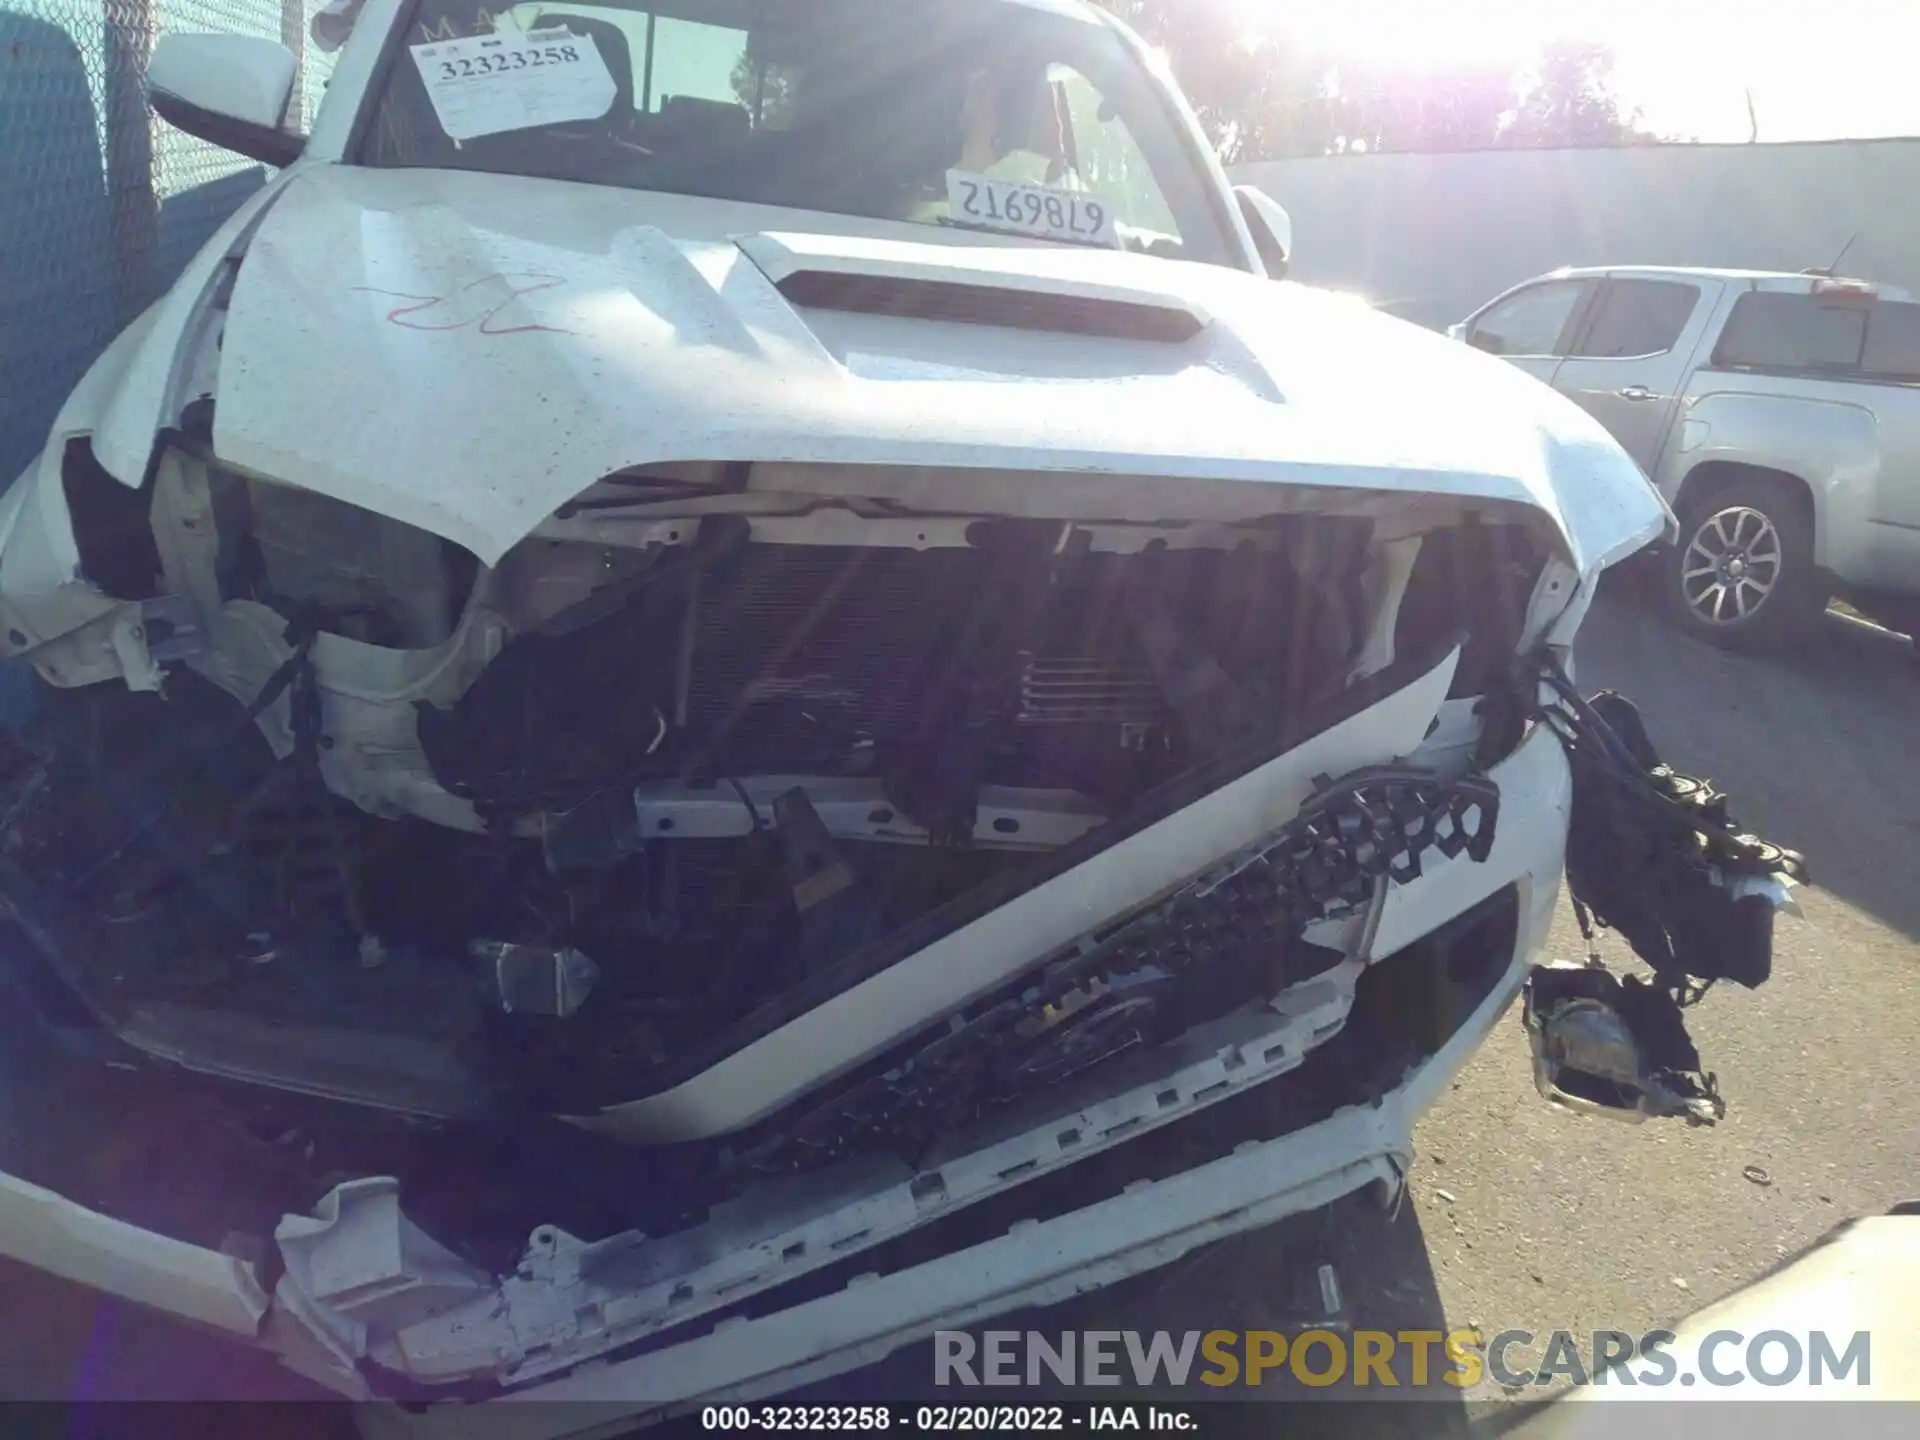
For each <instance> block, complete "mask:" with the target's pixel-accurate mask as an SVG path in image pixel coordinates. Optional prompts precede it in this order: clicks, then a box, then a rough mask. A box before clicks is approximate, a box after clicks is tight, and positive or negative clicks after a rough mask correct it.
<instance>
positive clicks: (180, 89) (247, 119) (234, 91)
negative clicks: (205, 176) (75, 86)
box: [147, 35, 306, 165]
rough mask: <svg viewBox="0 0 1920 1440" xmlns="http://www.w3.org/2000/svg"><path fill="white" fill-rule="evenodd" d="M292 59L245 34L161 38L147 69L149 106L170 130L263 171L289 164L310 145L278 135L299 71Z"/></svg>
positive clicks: (268, 42)
mask: <svg viewBox="0 0 1920 1440" xmlns="http://www.w3.org/2000/svg"><path fill="white" fill-rule="evenodd" d="M298 68H299V66H298V63H297V62H296V61H295V60H294V58H293V52H292V51H291V50H289V49H287V47H286V46H284V45H282V44H280V43H279V42H278V41H274V40H258V39H255V38H253V37H252V36H248V35H162V36H161V37H160V40H159V43H157V44H156V45H155V46H154V47H153V58H152V59H151V60H149V61H148V62H147V103H148V104H149V105H151V106H152V107H153V113H154V114H156V115H158V116H159V117H160V118H161V119H162V120H165V121H166V122H167V123H168V124H169V125H173V126H175V127H177V128H178V129H181V130H184V131H186V132H187V134H189V135H195V136H198V137H199V138H200V139H202V140H210V141H212V142H213V143H214V144H215V145H218V146H221V147H222V148H223V149H227V150H232V151H234V152H235V153H237V154H240V155H245V156H246V157H247V158H248V159H250V160H258V161H260V162H261V163H263V164H266V165H290V164H292V163H293V162H294V161H295V160H296V159H298V158H299V156H300V150H301V147H302V146H303V145H305V143H306V141H305V140H304V139H303V138H302V137H301V136H299V135H294V134H290V133H289V132H287V131H285V130H283V129H281V128H280V127H281V125H282V124H284V123H285V121H286V116H287V102H288V101H289V100H291V99H292V98H293V77H294V73H295V71H296V70H298Z"/></svg>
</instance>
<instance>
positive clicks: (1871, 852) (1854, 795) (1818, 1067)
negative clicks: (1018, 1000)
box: [0, 598, 1920, 1434]
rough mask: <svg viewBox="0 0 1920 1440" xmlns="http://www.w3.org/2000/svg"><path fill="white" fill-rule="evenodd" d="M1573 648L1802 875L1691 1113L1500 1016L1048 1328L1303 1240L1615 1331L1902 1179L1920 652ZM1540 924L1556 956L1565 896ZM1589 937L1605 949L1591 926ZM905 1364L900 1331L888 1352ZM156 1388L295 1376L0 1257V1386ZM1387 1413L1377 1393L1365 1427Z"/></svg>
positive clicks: (1215, 1310) (1264, 1296)
mask: <svg viewBox="0 0 1920 1440" xmlns="http://www.w3.org/2000/svg"><path fill="white" fill-rule="evenodd" d="M1576 661H1577V665H1578V675H1577V679H1578V681H1579V684H1580V686H1581V688H1582V689H1583V690H1586V691H1592V690H1594V689H1598V688H1613V689H1618V690H1620V691H1622V692H1623V693H1626V694H1628V695H1630V696H1632V697H1633V698H1634V699H1635V700H1636V701H1637V702H1638V703H1639V704H1640V706H1641V708H1642V711H1643V713H1644V715H1645V718H1646V720H1647V723H1648V727H1649V730H1650V732H1651V734H1652V736H1653V738H1654V740H1655V742H1656V744H1657V745H1658V746H1659V747H1660V748H1661V750H1662V751H1663V753H1664V754H1665V755H1666V757H1667V758H1668V759H1669V760H1671V761H1672V762H1673V763H1674V764H1675V765H1676V766H1677V767H1678V768H1680V769H1682V770H1686V771H1689V772H1691V773H1696V774H1704V775H1708V776H1711V777H1712V778H1713V779H1714V780H1716V781H1717V782H1718V783H1719V784H1720V785H1721V786H1722V787H1723V788H1724V789H1725V790H1727V791H1728V792H1730V793H1731V795H1732V796H1733V797H1734V802H1735V814H1736V815H1737V817H1738V818H1739V819H1741V820H1742V821H1743V822H1744V823H1745V824H1746V825H1747V826H1748V827H1749V828H1751V829H1753V830H1755V831H1757V832H1758V833H1760V834H1762V835H1764V836H1766V837H1767V838H1769V839H1772V840H1776V841H1778V842H1780V843H1782V844H1785V845H1789V846H1791V847H1793V848H1795V849H1798V850H1801V851H1802V852H1803V853H1804V854H1805V855H1806V856H1807V860H1808V863H1809V865H1810V867H1811V869H1812V872H1813V877H1814V884H1813V885H1812V886H1811V887H1808V888H1807V889H1805V890H1802V891H1801V892H1800V896H1801V905H1802V909H1803V911H1804V919H1803V920H1798V921H1796V920H1793V919H1789V918H1785V917H1783V918H1782V920H1781V921H1780V924H1779V926H1778V928H1777V930H1776V938H1775V967H1774V977H1773V979H1772V981H1771V983H1769V984H1768V985H1767V986H1766V987H1764V988H1763V989H1761V990H1759V991H1757V992H1752V993H1749V992H1745V991H1740V990H1737V989H1735V988H1733V987H1730V986H1722V987H1721V988H1720V989H1717V990H1716V991H1715V992H1714V993H1713V994H1712V995H1710V996H1709V997H1708V998H1707V1000H1706V1001H1705V1002H1704V1003H1703V1004H1702V1005H1701V1006H1700V1007H1699V1008H1698V1009H1696V1010H1694V1011H1692V1012H1690V1024H1691V1025H1692V1028H1693V1031H1694V1035H1695V1038H1696V1040H1697V1041H1698V1042H1699V1044H1700V1047H1701V1050H1702V1053H1703V1056H1704V1058H1705V1061H1706V1064H1707V1067H1708V1068H1709V1069H1711V1070H1713V1071H1715V1072H1716V1073H1717V1075H1718V1077H1719V1083H1720V1089H1721V1092H1722V1094H1723V1095H1724V1096H1725V1097H1726V1099H1727V1102H1728V1106H1729V1113H1728V1115H1727V1117H1726V1119H1725V1120H1724V1121H1723V1122H1722V1123H1721V1124H1720V1125H1719V1126H1717V1127H1715V1128H1712V1129H1693V1130H1689V1129H1687V1128H1685V1127H1684V1126H1682V1125H1680V1124H1679V1123H1678V1122H1650V1123H1648V1124H1646V1125H1642V1126H1630V1125H1623V1124H1617V1123H1613V1122H1610V1121H1607V1120H1603V1119H1593V1118H1582V1117H1575V1116H1571V1115H1568V1114H1565V1113H1562V1112H1559V1111H1556V1110H1554V1109H1553V1108H1551V1107H1549V1106H1548V1105H1547V1104H1546V1103H1545V1102H1543V1101H1542V1100H1540V1099H1539V1097H1538V1096H1537V1095H1536V1094H1535V1092H1534V1089H1533V1085H1532V1080H1531V1075H1530V1071H1529V1066H1528V1058H1527V1049H1526V1044H1525V1040H1524V1036H1523V1034H1522V1031H1521V1028H1520V1022H1519V1017H1518V1015H1517V1013H1515V1014H1510V1015H1509V1016H1507V1017H1506V1018H1505V1019H1504V1020H1503V1021H1502V1022H1501V1024H1500V1025H1499V1026H1498V1027H1497V1028H1496V1030H1495V1032H1494V1035H1493V1038H1492V1039H1491V1041H1490V1042H1489V1043H1488V1044H1487V1045H1486V1046H1485V1047H1484V1048H1483V1049H1482V1050H1481V1051H1480V1053H1479V1054H1478V1055H1477V1056H1476V1057H1475V1058H1474V1059H1473V1060H1472V1061H1471V1062H1470V1063H1469V1065H1468V1066H1467V1068H1466V1070H1465V1071H1464V1072H1463V1073H1462V1074H1461V1076H1460V1077H1459V1080H1458V1083H1457V1084H1456V1085H1455V1086H1454V1087H1453V1089H1452V1091H1451V1093H1449V1094H1448V1095H1447V1096H1446V1097H1445V1098H1444V1099H1443V1101H1442V1102H1441V1104H1440V1105H1439V1106H1437V1107H1436V1109H1435V1110H1434V1111H1433V1112H1432V1113H1431V1114H1430V1115H1429V1116H1428V1117H1427V1119H1426V1120H1425V1121H1424V1123H1423V1124H1422V1125H1421V1126H1420V1128H1419V1130H1418V1132H1417V1135H1416V1140H1417V1144H1418V1150H1419V1159H1418V1163H1417V1165H1416V1168H1415V1171H1414V1174H1413V1178H1412V1182H1411V1199H1412V1203H1411V1204H1410V1205H1408V1206H1406V1207H1405V1208H1404V1209H1403V1210H1402V1211H1401V1213H1400V1214H1399V1216H1398V1217H1396V1218H1389V1217H1387V1216H1385V1215H1384V1214H1381V1213H1379V1212H1377V1211H1376V1210H1374V1209H1373V1208H1372V1207H1370V1206H1369V1205H1368V1204H1367V1203H1366V1202H1364V1201H1360V1200H1355V1201H1352V1202H1349V1203H1346V1204H1344V1205H1342V1206H1341V1207H1338V1208H1337V1209H1336V1210H1335V1211H1333V1212H1331V1213H1330V1214H1329V1215H1328V1216H1325V1217H1321V1218H1319V1219H1316V1220H1313V1221H1296V1222H1290V1223H1288V1224H1286V1225H1282V1226H1278V1227H1275V1228H1274V1229H1272V1230H1266V1231H1260V1232H1255V1233H1253V1234H1250V1235H1247V1236H1243V1237H1241V1238H1238V1239H1236V1240H1233V1241H1229V1242H1225V1243H1223V1244H1221V1245H1219V1246H1215V1247H1213V1248H1211V1249H1208V1250H1206V1251H1203V1252H1200V1253H1199V1254H1196V1255H1193V1256H1189V1257H1188V1258H1187V1259H1186V1260H1184V1261H1182V1262H1180V1263H1179V1264H1178V1265H1176V1266H1174V1267H1170V1268H1169V1269H1168V1270H1166V1271H1163V1272H1160V1273H1158V1274H1155V1275H1149V1276H1144V1277H1141V1278H1139V1279H1137V1280H1135V1281H1131V1282H1128V1283H1127V1284H1125V1285H1123V1286H1120V1287H1117V1288H1115V1289H1113V1290H1110V1291H1106V1292H1102V1293H1101V1294H1100V1295H1098V1296H1097V1297H1096V1296H1089V1297H1086V1298H1084V1299H1083V1300H1082V1301H1079V1302H1075V1303H1074V1305H1073V1306H1071V1307H1065V1308H1064V1309H1062V1310H1060V1311H1059V1312H1058V1313H1056V1314H1055V1315H1053V1316H1051V1317H1050V1318H1049V1320H1048V1321H1047V1324H1046V1328H1048V1329H1058V1328H1065V1327H1067V1326H1070V1325H1076V1324H1078V1325H1085V1324H1090V1323H1096V1322H1095V1320H1094V1319H1093V1318H1092V1317H1095V1316H1097V1323H1098V1324H1100V1325H1102V1326H1107V1327H1114V1328H1137V1329H1143V1330H1154V1329H1178V1328H1182V1327H1184V1326H1188V1325H1193V1326H1197V1327H1198V1328H1203V1329H1205V1328H1215V1327H1233V1328H1253V1327H1258V1326H1261V1325H1263V1324H1265V1323H1268V1322H1269V1321H1270V1320H1271V1319H1272V1318H1273V1317H1274V1316H1275V1315H1277V1314H1278V1313H1279V1312H1280V1310H1281V1309H1282V1308H1283V1298H1282V1297H1285V1296H1288V1295H1291V1293H1292V1284H1293V1275H1294V1272H1295V1270H1296V1269H1297V1266H1298V1263H1299V1261H1300V1260H1301V1258H1302V1256H1306V1257H1308V1258H1311V1259H1313V1260H1315V1261H1320V1260H1324V1261H1325V1262H1327V1263H1330V1264H1332V1265H1333V1266H1334V1267H1335V1271H1336V1274H1338V1276H1339V1277H1340V1280H1341V1285H1342V1289H1343V1292H1344V1296H1345V1300H1346V1304H1347V1311H1348V1319H1349V1321H1350V1323H1351V1324H1353V1325H1354V1326H1355V1327H1357V1328H1378V1329H1384V1330H1399V1329H1406V1328H1438V1329H1452V1328H1460V1327H1465V1326H1474V1327H1477V1328H1480V1329H1481V1330H1483V1331H1487V1332H1492V1331H1495V1330H1501V1329H1520V1330H1527V1331H1531V1332H1534V1333H1536V1334H1541V1335H1545V1334H1547V1333H1549V1332H1552V1331H1555V1330H1568V1331H1573V1332H1576V1333H1580V1332H1588V1331H1592V1330H1596V1329H1620V1330H1625V1331H1628V1332H1630V1333H1638V1332H1641V1331H1644V1330H1646V1329H1649V1328H1652V1327H1655V1326H1658V1325H1660V1324H1663V1323H1667V1322H1671V1321H1673V1320H1675V1319H1677V1318H1678V1317H1680V1316H1682V1315H1684V1314H1686V1313H1688V1312H1690V1311H1693V1310H1696V1309H1698V1308H1700V1307H1701V1306H1702V1305H1703V1304H1705V1303H1707V1302H1709V1301H1711V1300H1713V1299H1715V1298H1717V1297H1719V1296H1721V1295H1723V1294H1726V1293H1727V1292H1729V1291H1732V1290H1735V1289H1737V1288H1739V1287H1741V1286H1742V1285H1744V1284H1746V1283H1748V1282H1749V1281H1751V1280H1752V1279H1754V1278H1755V1277H1757V1276H1758V1275H1760V1274H1761V1273H1762V1272H1764V1271H1765V1270H1767V1269H1768V1268H1769V1267H1770V1266H1772V1265H1773V1264H1775V1263H1776V1262H1777V1261H1778V1260H1779V1259H1780V1258H1782V1257H1783V1256H1785V1255H1787V1254H1789V1253H1791V1252H1794V1251H1797V1250H1799V1249H1801V1248H1802V1247H1804V1246H1806V1245H1808V1244H1810V1243H1811V1242H1813V1241H1815V1240H1817V1239H1818V1238H1819V1237H1820V1236H1821V1235H1822V1234H1824V1233H1825V1232H1826V1231H1828V1230H1829V1229H1831V1228H1832V1227H1833V1226H1834V1225H1835V1224H1837V1223H1838V1222H1840V1221H1841V1220H1843V1219H1845V1218H1848V1217H1851V1216H1857V1215H1865V1214H1872V1213H1876V1212H1879V1211H1883V1210H1885V1209H1886V1208H1887V1207H1888V1206H1890V1205H1892V1204H1893V1203H1895V1202H1897V1201H1900V1200H1903V1199H1909V1198H1914V1197H1916V1196H1920V1088H1916V1087H1915V1086H1914V1085H1913V1084H1912V1083H1911V1078H1910V1067H1911V1063H1912V1057H1913V1056H1914V1055H1916V1054H1920V874H1916V868H1915V864H1914V861H1915V857H1916V854H1920V723H1917V721H1916V717H1920V703H1917V702H1920V662H1917V661H1916V658H1915V656H1914V655H1913V653H1912V650H1911V647H1910V646H1909V644H1908V642H1907V641H1906V640H1905V639H1904V638H1901V637H1896V636H1891V635H1888V634H1887V633H1886V632H1883V631H1878V630H1874V629H1872V628H1870V627H1866V626H1863V625H1860V624H1858V623H1856V622H1851V621H1848V620H1846V619H1844V618H1843V617H1840V616H1837V615H1833V616H1829V617H1828V622H1827V625H1826V627H1825V629H1824V631H1823V633H1822V634H1821V635H1820V636H1819V638H1818V640H1817V642H1816V643H1814V644H1811V645H1809V646H1806V647H1804V648H1803V649H1801V650H1800V651H1798V652H1796V653H1794V654H1792V655H1788V656H1785V657H1751V656H1737V655H1731V654H1726V653H1723V652H1720V651H1717V650H1713V649H1711V648H1708V647H1706V646H1703V645H1700V644H1697V643H1695V642H1693V641H1691V640H1689V639H1687V638H1684V637H1682V636H1679V635H1677V634H1675V633H1674V632H1673V631H1672V630H1670V629H1668V628H1667V627H1665V626H1664V625H1662V624H1661V623H1660V622H1659V621H1658V620H1657V619H1656V618H1655V617H1653V616H1652V615H1650V614H1648V613H1647V612H1646V611H1645V610H1644V609H1642V608H1639V607H1638V606H1636V605H1635V604H1633V603H1631V601H1630V600H1626V599H1620V598H1614V599H1610V600H1608V601H1606V602H1604V603H1603V604H1602V605H1601V606H1600V607H1599V608H1597V609H1596V611H1595V613H1594V615H1593V616H1592V618H1591V619H1590V620H1589V622H1588V624H1587V626H1586V628H1585V629H1584V630H1583V632H1582V637H1581V640H1580V643H1579V646H1578V650H1577V654H1576ZM1549 948H1550V950H1551V951H1552V952H1553V953H1554V954H1556V955H1560V956H1566V957H1573V956H1577V955H1579V954H1581V953H1583V951H1584V948H1585V946H1584V942H1582V940H1581V939H1580V936H1579V934H1578V931H1577V929H1576V928H1575V926H1574V924H1573V921H1572V917H1571V914H1570V913H1563V915H1562V917H1561V922H1560V924H1559V925H1558V927H1557V928H1556V930H1555V933H1554V935H1553V938H1552V941H1551V944H1550V947H1549ZM1609 956H1610V958H1611V959H1614V960H1616V961H1619V962H1621V963H1622V964H1626V963H1628V959H1629V957H1627V956H1626V954H1625V953H1624V951H1623V950H1622V949H1621V948H1619V947H1618V944H1617V942H1613V948H1612V949H1611V950H1610V951H1609ZM917 1353H919V1354H924V1351H918V1352H917ZM1514 1358H1515V1359H1516V1360H1517V1361H1524V1360H1525V1359H1526V1351H1525V1350H1524V1348H1517V1349H1516V1351H1515V1352H1514ZM916 1363H924V1362H923V1361H919V1360H917V1359H916V1353H915V1352H909V1353H908V1354H905V1355H902V1356H899V1357H896V1359H895V1361H894V1362H893V1364H894V1365H895V1366H899V1365H903V1364H904V1365H908V1366H911V1365H914V1364H916ZM896 1373H897V1372H896ZM143 1387H145V1390H144V1392H143ZM155 1387H157V1388H159V1389H161V1390H163V1391H164V1392H165V1393H169V1394H172V1395H176V1396H177V1395H181V1394H195V1393H198V1394H210V1393H221V1392H222V1391H223V1390H229V1389H232V1388H238V1389H240V1390H241V1391H243V1392H244V1393H249V1394H256V1395H257V1394H263V1393H264V1394H285V1395H297V1394H300V1393H303V1392H302V1390H301V1389H300V1387H298V1386H296V1385H292V1384H291V1383H288V1384H286V1385H285V1386H282V1385H280V1384H278V1383H277V1382H275V1381H274V1380H273V1379H272V1377H271V1374H270V1373H268V1372H264V1371H262V1370H261V1369H260V1367H259V1366H258V1365H257V1364H256V1363H255V1362H254V1360H253V1357H244V1358H240V1357H236V1356H235V1355H234V1354H233V1353H232V1352H229V1351H227V1350H226V1349H225V1347H223V1346H221V1345H219V1344H218V1343H217V1342H214V1341H210V1340H205V1339H202V1338H201V1337H197V1336H196V1337H186V1336H183V1335H181V1334H180V1333H179V1332H176V1331H173V1330H172V1329H171V1328H170V1327H166V1326H162V1325H159V1324H157V1323H156V1322H153V1321H151V1320H149V1319H147V1318H145V1317H141V1316H138V1315H134V1314H132V1313H130V1312H128V1311H126V1310H125V1309H124V1308H123V1307H117V1306H114V1305H111V1304H108V1303H104V1302H96V1301H94V1300H93V1299H92V1298H91V1297H86V1296H82V1295H80V1294H79V1293H78V1292H75V1291H71V1290H68V1289H66V1288H65V1287H56V1286H49V1285H47V1284H46V1283H45V1282H42V1281H39V1280H36V1279H33V1278H32V1277H29V1276H26V1275H24V1274H23V1273H21V1272H17V1271H13V1270H0V1395H6V1396H19V1395H25V1394H33V1395H40V1396H48V1395H70V1394H73V1393H76V1392H81V1393H86V1392H91V1393H100V1392H101V1391H102V1390H105V1391H107V1392H110V1393H117V1394H129V1393H151V1391H152V1389H153V1388H155ZM1474 1398H1476V1399H1488V1400H1491V1401H1496V1402H1497V1401H1499V1400H1500V1399H1502V1392H1501V1391H1500V1390H1498V1389H1497V1388H1493V1389H1491V1390H1490V1391H1487V1392H1480V1393H1477V1394H1476V1396H1475V1397H1474ZM1507 1398H1522V1399H1524V1398H1532V1397H1531V1396H1529V1395H1525V1394H1522V1395H1519V1396H1517V1397H1515V1396H1510V1397H1507ZM1463 1413H1464V1412H1463ZM1403 1424H1404V1422H1403V1421H1402V1420H1400V1419H1393V1420H1389V1419H1388V1418H1387V1417H1386V1416H1384V1415H1383V1416H1382V1417H1381V1419H1380V1421H1379V1422H1378V1428H1379V1429H1380V1430H1381V1431H1382V1432H1384V1431H1385V1430H1387V1429H1389V1428H1394V1429H1398V1428H1403ZM1366 1425H1367V1422H1360V1423H1358V1424H1357V1428H1359V1429H1360V1430H1361V1432H1362V1433H1363V1434H1364V1433H1367V1429H1366ZM1433 1428H1434V1426H1433V1424H1432V1423H1431V1418H1430V1417H1429V1418H1428V1419H1425V1420H1422V1421H1421V1422H1419V1424H1418V1425H1416V1426H1415V1429H1417V1430H1419V1431H1423V1432H1425V1431H1431V1430H1432V1429H1433Z"/></svg>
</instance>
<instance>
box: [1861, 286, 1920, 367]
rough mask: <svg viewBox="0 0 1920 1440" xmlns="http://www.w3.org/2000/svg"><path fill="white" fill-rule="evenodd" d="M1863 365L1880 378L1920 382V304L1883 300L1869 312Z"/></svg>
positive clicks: (1862, 359)
mask: <svg viewBox="0 0 1920 1440" xmlns="http://www.w3.org/2000/svg"><path fill="white" fill-rule="evenodd" d="M1860 368H1861V369H1862V370H1864V371H1866V372H1867V374H1869V375H1871V376H1873V377H1874V378H1875V379H1877V380H1900V381H1905V382H1908V383H1916V382H1920V305H1907V304H1902V303H1899V302H1894V301H1884V300H1883V301H1881V302H1880V303H1879V304H1877V305H1875V306H1874V307H1873V308H1872V309H1871V310H1869V311H1868V312H1867V343H1866V348H1865V349H1864V350H1863V351H1862V353H1861V356H1860Z"/></svg>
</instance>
